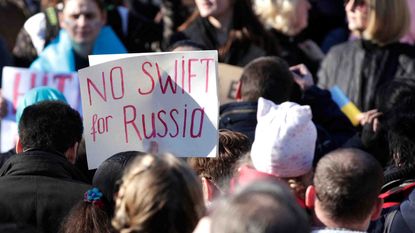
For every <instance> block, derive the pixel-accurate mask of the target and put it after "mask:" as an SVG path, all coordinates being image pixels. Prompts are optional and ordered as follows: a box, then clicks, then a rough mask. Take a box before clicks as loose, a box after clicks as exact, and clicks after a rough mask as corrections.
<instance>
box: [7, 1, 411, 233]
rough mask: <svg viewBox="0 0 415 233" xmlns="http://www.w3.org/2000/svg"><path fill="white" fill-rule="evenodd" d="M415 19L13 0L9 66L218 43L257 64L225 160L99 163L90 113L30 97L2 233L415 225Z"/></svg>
mask: <svg viewBox="0 0 415 233" xmlns="http://www.w3.org/2000/svg"><path fill="white" fill-rule="evenodd" d="M414 14H415V0H195V1H194V2H193V1H188V0H161V1H155V0H148V1H145V0H124V1H123V0H106V1H103V0H42V1H35V0H31V1H29V0H26V1H23V0H21V1H19V0H15V1H11V0H0V19H2V20H5V19H3V18H2V15H4V16H6V15H7V17H9V19H8V20H10V23H4V24H2V25H0V67H3V66H15V67H25V68H29V69H31V70H33V71H42V72H58V73H59V72H60V73H69V72H76V71H78V70H79V69H82V68H85V67H88V66H89V63H88V55H97V54H122V53H143V52H160V51H161V52H164V51H166V52H169V51H197V50H217V51H218V60H219V62H221V63H226V64H229V65H234V66H239V67H241V69H242V74H241V76H240V77H239V79H238V85H237V88H236V90H235V93H236V94H235V96H234V97H233V98H234V101H233V102H229V103H223V104H221V105H220V109H219V116H218V117H219V122H218V128H219V129H218V135H219V137H218V138H219V142H218V152H217V157H215V158H200V157H192V155H188V158H178V157H176V156H175V155H173V154H169V153H167V154H159V153H158V152H157V150H156V149H155V148H150V151H120V152H119V153H117V154H114V155H112V156H111V157H109V158H108V159H107V160H105V161H104V162H103V163H102V164H101V165H100V166H99V167H98V168H97V169H93V170H90V169H88V166H87V162H86V161H87V159H86V158H87V156H88V155H87V153H86V150H85V140H84V139H83V134H84V131H87V129H84V126H83V122H82V117H81V113H79V112H78V111H76V110H74V109H73V108H71V107H70V106H69V105H68V103H67V100H66V98H65V96H64V95H63V94H62V93H60V92H59V91H58V90H56V89H54V88H52V87H36V88H34V89H32V90H30V91H29V92H27V93H26V94H25V95H24V96H23V98H22V99H21V101H19V103H18V106H17V108H16V123H17V124H18V139H17V141H16V146H15V148H14V149H12V150H10V151H8V152H6V153H2V154H0V232H37V233H56V232H62V233H115V232H120V233H153V232H154V233H161V232H166V233H192V232H195V233H282V232H293V233H294V232H295V233H297V232H298V233H300V232H304V233H306V232H312V233H318V232H321V233H330V232H332V233H341V232H344V233H348V232H350V233H352V232H371V233H380V232H392V233H393V232H399V233H401V232H403V233H406V232H415V222H414V221H412V220H413V219H414V217H415V203H414V202H415V191H414V187H415V47H414V44H415V39H414V38H415V30H414V29H415V15H414ZM11 21H12V22H11ZM0 78H1V76H0ZM3 78H5V77H3ZM220 78H226V77H224V76H222V75H220ZM219 83H220V82H219ZM333 87H336V88H339V89H340V90H341V91H342V92H343V93H344V94H345V95H346V96H347V97H348V98H349V99H350V101H351V102H352V103H354V104H355V105H356V106H357V108H358V109H360V111H361V113H360V114H359V115H358V116H357V117H358V118H357V121H358V122H359V125H357V126H355V125H353V124H352V121H353V120H356V119H349V118H348V116H346V115H345V113H344V112H343V111H344V109H342V108H341V106H338V104H337V103H336V102H335V101H334V100H333V98H332V95H331V92H330V89H331V88H333ZM5 101H7V100H5V99H3V98H0V112H1V113H2V114H0V116H1V117H3V116H4V114H3V112H4V111H5V109H4V108H5V105H4V102H5ZM7 136H8V135H4V134H3V135H2V137H7ZM153 146H154V145H153ZM155 146H156V145H155ZM186 146H191V145H186ZM102 153H103V154H105V151H102Z"/></svg>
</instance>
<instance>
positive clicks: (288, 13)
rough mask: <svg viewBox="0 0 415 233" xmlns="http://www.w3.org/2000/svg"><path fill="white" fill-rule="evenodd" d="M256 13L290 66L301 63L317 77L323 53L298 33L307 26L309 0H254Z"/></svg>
mask: <svg viewBox="0 0 415 233" xmlns="http://www.w3.org/2000/svg"><path fill="white" fill-rule="evenodd" d="M254 6H255V10H256V13H257V14H258V16H259V18H260V19H261V21H262V23H263V24H264V25H265V26H266V27H267V28H269V31H270V33H271V34H272V35H273V36H274V37H275V38H276V41H278V42H279V43H280V48H281V51H280V56H281V58H283V59H284V60H285V61H286V62H287V63H288V64H289V65H290V66H294V65H297V64H304V65H305V66H306V67H307V68H308V69H309V70H310V71H311V73H312V74H313V77H317V76H316V74H317V71H318V68H319V65H320V61H321V60H322V59H323V57H324V54H323V52H322V51H321V50H320V48H319V47H318V45H317V44H316V43H315V42H313V41H312V40H310V39H307V38H304V37H302V36H300V33H301V32H302V31H303V30H304V29H306V28H307V25H308V11H309V10H310V7H311V5H310V3H309V0H282V1H272V0H255V1H254Z"/></svg>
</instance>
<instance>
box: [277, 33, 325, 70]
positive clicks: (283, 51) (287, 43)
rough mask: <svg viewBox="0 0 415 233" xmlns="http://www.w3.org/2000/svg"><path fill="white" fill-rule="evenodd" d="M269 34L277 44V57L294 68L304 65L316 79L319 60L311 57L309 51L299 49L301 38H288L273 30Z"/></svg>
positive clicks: (302, 40)
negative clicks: (278, 51)
mask: <svg viewBox="0 0 415 233" xmlns="http://www.w3.org/2000/svg"><path fill="white" fill-rule="evenodd" d="M271 34H272V36H274V38H275V39H276V41H278V42H279V45H280V54H279V56H280V57H281V58H282V59H284V60H285V61H286V62H287V63H288V65H290V66H294V65H298V64H304V65H305V66H307V68H308V69H309V70H310V72H311V74H312V75H313V77H314V78H316V77H317V76H316V75H317V71H318V68H319V67H320V62H321V60H320V59H319V58H316V57H313V56H312V55H311V51H310V50H309V49H307V48H301V47H300V44H301V43H302V42H304V41H305V40H304V39H303V38H302V37H301V36H298V37H290V36H287V35H284V34H282V33H280V32H278V31H277V30H275V29H272V30H271Z"/></svg>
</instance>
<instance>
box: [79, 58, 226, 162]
mask: <svg viewBox="0 0 415 233" xmlns="http://www.w3.org/2000/svg"><path fill="white" fill-rule="evenodd" d="M115 57H117V59H118V58H120V57H119V56H117V55H115ZM108 60H112V59H108ZM108 60H107V61H108ZM98 63H100V62H94V64H98ZM78 75H79V79H80V84H81V97H82V109H83V114H84V115H83V117H84V128H85V134H84V137H85V142H86V151H87V155H88V167H89V168H90V169H93V168H96V167H98V166H99V164H100V163H101V162H102V161H104V160H105V159H107V158H108V157H110V156H111V155H113V154H115V153H118V152H121V151H128V150H137V151H148V149H149V146H150V145H151V144H154V142H155V143H156V144H157V145H158V151H159V153H165V152H170V153H173V154H174V155H176V156H179V157H190V156H191V157H214V156H216V152H217V143H218V111H219V101H218V91H217V52H216V51H197V52H196V51H194V52H172V53H155V54H151V55H150V54H145V55H142V56H130V57H127V58H123V59H118V60H113V61H109V62H106V63H102V64H98V65H95V66H91V67H88V68H85V69H82V70H80V71H79V72H78Z"/></svg>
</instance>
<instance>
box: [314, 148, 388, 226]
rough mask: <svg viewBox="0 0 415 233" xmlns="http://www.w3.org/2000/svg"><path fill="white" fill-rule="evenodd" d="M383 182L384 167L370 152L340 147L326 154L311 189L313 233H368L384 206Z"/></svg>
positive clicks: (316, 171) (319, 164)
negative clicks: (381, 195)
mask: <svg viewBox="0 0 415 233" xmlns="http://www.w3.org/2000/svg"><path fill="white" fill-rule="evenodd" d="M382 183H383V172H382V167H381V166H380V164H379V163H378V162H377V161H376V160H375V159H374V158H373V156H372V155H370V154H367V153H365V152H363V151H361V150H358V149H339V150H336V151H333V152H331V153H329V154H327V155H326V156H324V157H323V158H322V159H321V160H320V161H319V162H318V164H317V167H316V169H315V173H314V184H313V185H312V186H309V187H308V189H307V198H306V204H307V206H308V207H309V208H312V210H313V224H314V227H315V228H314V229H313V231H312V232H313V233H314V232H315V233H317V232H366V231H367V229H368V227H369V223H370V220H373V219H376V218H378V217H379V215H380V212H381V209H382V200H381V199H380V198H379V197H378V195H379V194H380V189H381V186H382Z"/></svg>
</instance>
